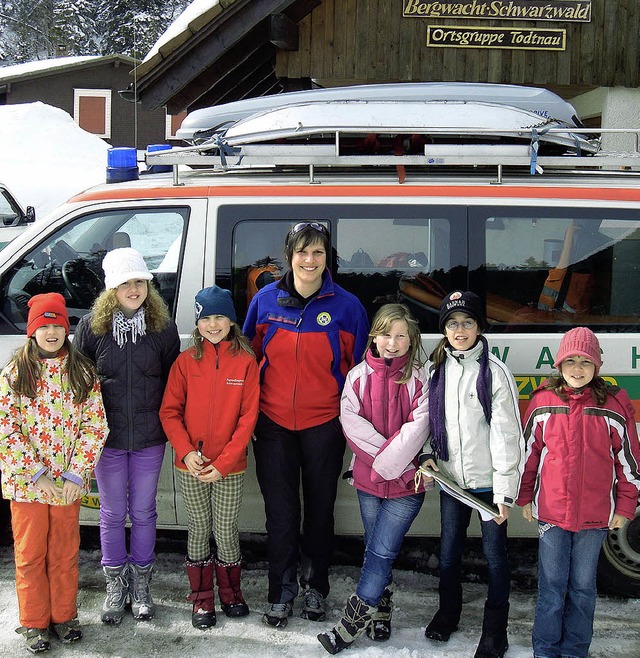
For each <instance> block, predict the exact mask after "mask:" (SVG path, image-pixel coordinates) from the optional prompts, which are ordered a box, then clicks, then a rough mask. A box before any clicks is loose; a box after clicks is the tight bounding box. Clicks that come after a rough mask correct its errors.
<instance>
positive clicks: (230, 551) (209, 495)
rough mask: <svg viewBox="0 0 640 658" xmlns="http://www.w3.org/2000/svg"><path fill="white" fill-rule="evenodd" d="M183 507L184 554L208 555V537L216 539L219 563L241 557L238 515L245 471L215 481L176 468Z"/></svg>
mask: <svg viewBox="0 0 640 658" xmlns="http://www.w3.org/2000/svg"><path fill="white" fill-rule="evenodd" d="M177 471H178V479H179V482H180V488H181V490H182V498H183V500H184V506H185V507H186V509H187V517H188V525H187V528H188V535H187V556H188V558H189V559H190V560H192V561H194V562H197V561H199V560H204V559H206V558H208V557H209V555H211V546H210V543H209V542H210V539H211V533H212V532H213V538H214V539H215V542H216V548H217V558H218V560H220V562H226V563H231V562H237V561H238V560H240V557H241V555H240V539H239V537H238V515H239V513H240V505H241V504H242V492H243V490H244V473H235V474H232V475H227V477H225V478H222V479H221V480H218V481H217V482H200V480H198V479H197V478H195V477H193V475H191V474H190V473H189V472H188V471H182V470H179V469H177Z"/></svg>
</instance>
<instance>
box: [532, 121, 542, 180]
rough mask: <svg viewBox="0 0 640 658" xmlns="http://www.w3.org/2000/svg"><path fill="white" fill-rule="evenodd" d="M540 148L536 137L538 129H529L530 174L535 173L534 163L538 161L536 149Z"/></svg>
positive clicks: (533, 174)
mask: <svg viewBox="0 0 640 658" xmlns="http://www.w3.org/2000/svg"><path fill="white" fill-rule="evenodd" d="M539 148H540V141H539V137H538V129H537V128H532V129H531V164H530V165H529V173H530V174H531V175H532V176H535V175H536V163H537V162H538V149H539Z"/></svg>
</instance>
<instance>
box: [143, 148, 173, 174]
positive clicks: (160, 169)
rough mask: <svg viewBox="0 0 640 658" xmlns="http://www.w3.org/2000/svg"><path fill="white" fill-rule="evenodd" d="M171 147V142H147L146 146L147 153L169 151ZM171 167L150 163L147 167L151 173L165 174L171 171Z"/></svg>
mask: <svg viewBox="0 0 640 658" xmlns="http://www.w3.org/2000/svg"><path fill="white" fill-rule="evenodd" d="M171 148H172V146H171V144H149V146H147V153H157V152H158V151H170V150H171ZM172 169H173V167H172V166H171V165H151V166H150V167H149V173H151V174H165V173H167V172H169V171H171V170H172Z"/></svg>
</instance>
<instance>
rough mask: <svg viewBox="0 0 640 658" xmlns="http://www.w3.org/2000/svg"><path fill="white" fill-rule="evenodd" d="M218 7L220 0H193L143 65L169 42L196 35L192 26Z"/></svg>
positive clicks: (170, 26)
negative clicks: (178, 37) (184, 36)
mask: <svg viewBox="0 0 640 658" xmlns="http://www.w3.org/2000/svg"><path fill="white" fill-rule="evenodd" d="M224 4H225V5H227V4H229V3H228V2H225V3H224ZM218 5H220V0H193V2H192V3H191V4H190V5H189V6H188V7H185V9H184V11H183V12H182V13H181V14H180V16H178V18H176V20H175V21H173V23H171V25H169V27H168V28H167V30H166V31H165V32H164V34H162V35H161V36H160V38H159V39H158V40H157V41H156V42H155V44H154V46H153V48H151V50H150V51H149V52H148V53H147V56H146V57H145V58H144V59H143V60H142V61H143V63H144V62H146V61H147V60H148V59H151V58H152V57H153V56H154V55H155V54H156V53H159V52H160V48H162V46H164V45H165V44H166V43H169V41H171V40H172V39H174V38H175V37H177V36H179V35H181V34H182V33H183V32H188V33H189V34H195V32H197V30H192V29H190V27H189V26H190V24H191V23H192V22H193V21H195V20H196V19H197V18H199V17H200V16H202V15H203V14H206V13H207V12H208V11H209V10H210V9H213V8H214V7H217V6H218Z"/></svg>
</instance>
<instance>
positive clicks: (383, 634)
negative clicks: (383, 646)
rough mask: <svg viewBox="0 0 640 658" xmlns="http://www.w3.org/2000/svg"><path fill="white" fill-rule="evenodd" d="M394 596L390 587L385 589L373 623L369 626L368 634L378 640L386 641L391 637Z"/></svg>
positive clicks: (372, 620) (374, 614)
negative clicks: (392, 599)
mask: <svg viewBox="0 0 640 658" xmlns="http://www.w3.org/2000/svg"><path fill="white" fill-rule="evenodd" d="M392 596H393V592H392V591H391V590H390V589H385V590H384V592H383V593H382V598H381V599H380V602H379V603H378V609H377V610H376V611H375V612H374V613H373V617H372V619H371V624H370V625H369V627H368V628H367V635H368V636H369V637H370V638H371V639H372V640H375V641H376V642H386V641H387V640H388V639H389V638H390V637H391V614H392V612H393V602H392V601H391V597H392Z"/></svg>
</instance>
